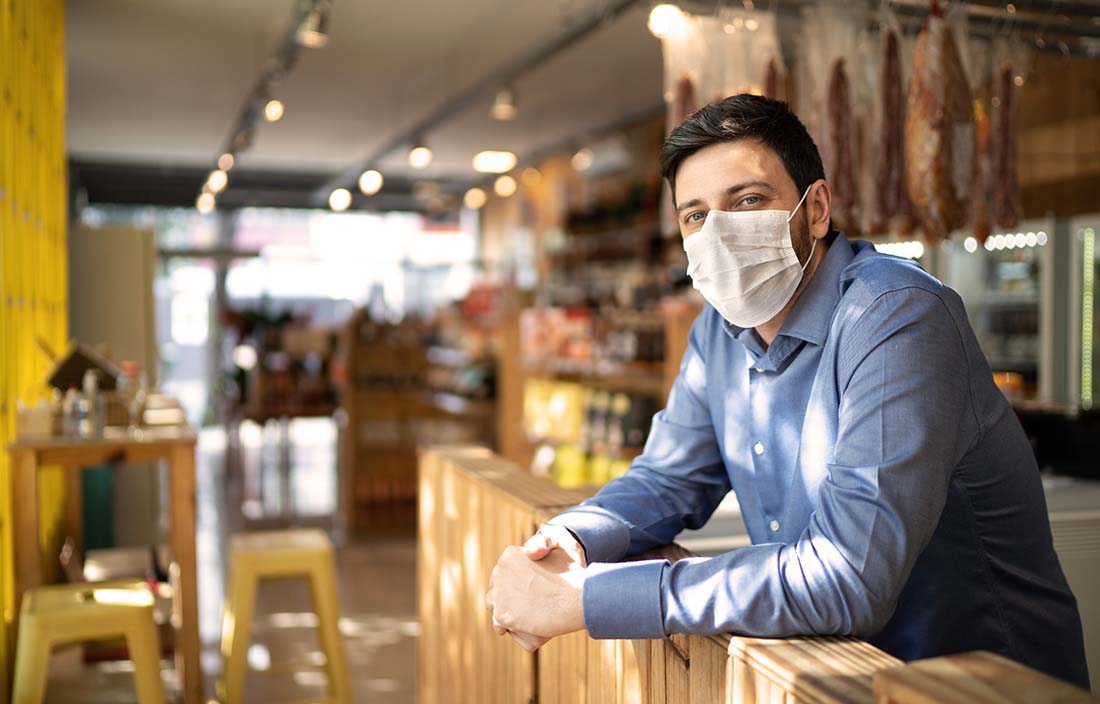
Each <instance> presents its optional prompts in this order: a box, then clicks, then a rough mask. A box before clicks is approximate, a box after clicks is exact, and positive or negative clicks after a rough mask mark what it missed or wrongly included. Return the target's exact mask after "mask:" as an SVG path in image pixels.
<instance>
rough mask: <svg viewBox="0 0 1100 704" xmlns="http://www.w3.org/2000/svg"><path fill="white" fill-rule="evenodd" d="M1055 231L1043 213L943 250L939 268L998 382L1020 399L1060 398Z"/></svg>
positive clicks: (947, 245)
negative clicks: (1052, 294)
mask: <svg viewBox="0 0 1100 704" xmlns="http://www.w3.org/2000/svg"><path fill="white" fill-rule="evenodd" d="M1054 235H1055V222H1054V219H1053V218H1043V219H1037V220H1028V221H1024V222H1021V223H1020V225H1019V227H1017V228H1015V229H1014V230H1012V231H1001V232H996V233H994V234H992V235H991V236H990V237H989V238H988V239H987V240H986V241H985V244H984V245H982V244H979V243H978V241H977V240H976V239H974V238H972V237H967V238H965V239H963V240H961V241H955V242H950V243H947V244H945V245H943V246H941V249H940V255H941V256H940V261H939V263H940V271H939V272H938V273H939V274H940V277H941V279H942V280H943V282H944V283H946V284H947V285H948V286H950V287H951V288H953V289H955V290H956V291H958V293H959V295H960V296H961V297H962V299H963V303H964V304H965V305H966V312H967V315H968V316H969V318H970V324H971V326H973V328H974V334H975V335H976V336H977V338H978V342H979V344H980V345H981V347H982V351H984V352H985V355H986V358H987V359H988V360H989V365H990V367H991V368H992V369H993V372H994V374H995V376H996V379H997V381H998V385H999V386H1001V388H1002V389H1003V390H1004V391H1005V394H1006V395H1007V396H1009V397H1010V398H1011V399H1012V400H1014V401H1034V400H1037V399H1048V400H1054V399H1055V398H1056V397H1057V396H1059V394H1058V393H1057V392H1056V390H1055V389H1054V388H1053V387H1052V385H1051V383H1050V382H1051V381H1052V379H1051V378H1050V377H1049V376H1048V373H1047V372H1048V370H1047V367H1048V366H1050V362H1051V361H1053V360H1052V358H1051V357H1052V355H1057V354H1058V352H1057V351H1056V350H1054V349H1050V350H1048V349H1047V348H1048V347H1050V345H1049V344H1048V343H1049V340H1048V337H1049V336H1050V334H1051V328H1052V320H1051V315H1050V313H1051V311H1050V310H1049V306H1047V305H1046V303H1047V300H1046V299H1047V298H1048V296H1047V295H1046V293H1047V291H1048V289H1050V288H1051V284H1052V281H1051V278H1052V276H1053V272H1054V269H1055V263H1054V257H1055V256H1057V251H1058V249H1059V248H1058V247H1057V246H1056V244H1055V242H1054ZM1063 354H1064V353H1063Z"/></svg>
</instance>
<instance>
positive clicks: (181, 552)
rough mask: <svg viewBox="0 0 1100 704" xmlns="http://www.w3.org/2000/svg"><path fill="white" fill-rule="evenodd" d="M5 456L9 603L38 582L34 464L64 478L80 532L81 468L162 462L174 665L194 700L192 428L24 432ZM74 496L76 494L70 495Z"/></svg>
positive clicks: (188, 699) (197, 692)
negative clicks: (172, 566)
mask: <svg viewBox="0 0 1100 704" xmlns="http://www.w3.org/2000/svg"><path fill="white" fill-rule="evenodd" d="M8 453H9V455H10V456H11V472H10V473H9V481H10V482H11V487H10V491H11V497H12V521H11V525H12V544H13V553H14V558H15V559H14V562H15V573H14V575H13V576H14V581H15V603H16V605H17V606H16V614H18V612H19V609H18V604H20V603H21V602H22V597H23V593H24V592H25V591H27V590H28V589H32V588H34V587H37V586H39V585H40V584H42V581H43V569H42V568H43V565H42V554H41V549H40V548H39V538H38V527H39V518H38V470H39V468H41V467H50V466H61V467H62V468H64V469H65V471H66V474H67V477H68V480H67V482H66V486H67V487H68V492H69V495H70V500H69V501H68V502H67V503H68V504H69V506H70V509H69V510H68V511H67V514H66V524H67V528H68V529H69V531H70V532H71V533H72V534H73V535H74V537H77V538H79V532H80V531H79V525H80V513H79V510H80V509H79V506H80V503H79V496H80V494H79V493H77V494H75V495H74V494H73V490H74V488H78V487H79V486H80V469H81V468H82V467H86V466H91V465H97V464H105V463H113V462H133V463H151V462H156V461H159V460H166V461H167V462H168V468H169V476H170V482H169V483H170V489H169V501H170V503H171V507H170V524H169V525H170V529H169V533H170V535H169V542H170V544H171V547H172V552H173V555H174V559H175V562H176V564H177V565H178V567H179V575H178V578H179V579H178V584H179V594H177V595H176V603H177V608H178V609H179V610H178V612H177V613H179V623H176V624H174V625H175V626H176V627H177V628H178V636H179V637H178V640H177V649H176V668H177V670H178V671H179V675H180V682H181V687H182V688H183V701H184V702H185V704H200V702H201V701H202V694H203V681H202V671H201V669H200V665H199V648H200V644H199V617H198V594H197V590H196V572H197V564H196V558H195V433H194V431H193V430H191V429H190V428H187V427H182V428H144V429H142V430H141V431H139V432H138V433H135V434H131V433H129V432H127V431H125V430H121V429H118V430H116V429H113V428H108V429H107V432H105V433H104V436H103V437H101V438H94V439H71V438H42V439H34V438H26V439H20V440H17V441H16V442H15V443H13V444H12V445H10V446H8ZM74 497H75V500H73V499H74Z"/></svg>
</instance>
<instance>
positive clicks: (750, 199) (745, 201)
mask: <svg viewBox="0 0 1100 704" xmlns="http://www.w3.org/2000/svg"><path fill="white" fill-rule="evenodd" d="M760 201H761V198H760V196H745V197H744V198H742V199H741V202H740V203H738V205H756V204H757V203H759V202H760Z"/></svg>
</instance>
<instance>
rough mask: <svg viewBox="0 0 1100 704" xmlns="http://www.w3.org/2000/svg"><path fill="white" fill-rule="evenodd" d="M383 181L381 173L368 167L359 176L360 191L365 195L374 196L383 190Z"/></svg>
mask: <svg viewBox="0 0 1100 704" xmlns="http://www.w3.org/2000/svg"><path fill="white" fill-rule="evenodd" d="M383 181H384V179H383V178H382V174H381V173H379V172H378V171H375V170H374V169H367V170H366V171H364V172H363V173H362V174H360V176H359V191H360V192H361V193H362V194H363V195H365V196H373V195H374V194H375V193H377V192H378V191H380V190H382V183H383Z"/></svg>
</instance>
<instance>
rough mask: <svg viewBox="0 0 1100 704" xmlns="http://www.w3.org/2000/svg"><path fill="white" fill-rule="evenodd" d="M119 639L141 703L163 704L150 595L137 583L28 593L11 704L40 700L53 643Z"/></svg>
mask: <svg viewBox="0 0 1100 704" xmlns="http://www.w3.org/2000/svg"><path fill="white" fill-rule="evenodd" d="M116 636H125V638H126V649H127V650H128V651H129V652H130V660H132V661H133V663H134V681H135V683H136V685H137V698H138V702H140V703H141V704H163V702H164V686H163V684H162V683H161V679H160V638H158V637H157V627H156V624H155V623H154V621H153V593H152V592H150V591H149V587H148V585H146V584H145V582H141V581H125V582H97V583H85V584H59V585H53V586H48V587H39V588H37V589H31V590H29V591H28V592H27V593H26V594H24V595H23V605H22V608H21V610H20V612H19V645H18V649H17V651H16V655H15V684H14V688H13V693H12V701H13V704H39V702H41V701H43V699H44V698H45V696H46V674H47V673H48V672H49V669H50V649H51V648H52V647H53V646H54V645H57V644H59V643H69V642H82V641H91V640H99V639H103V638H112V637H116Z"/></svg>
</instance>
